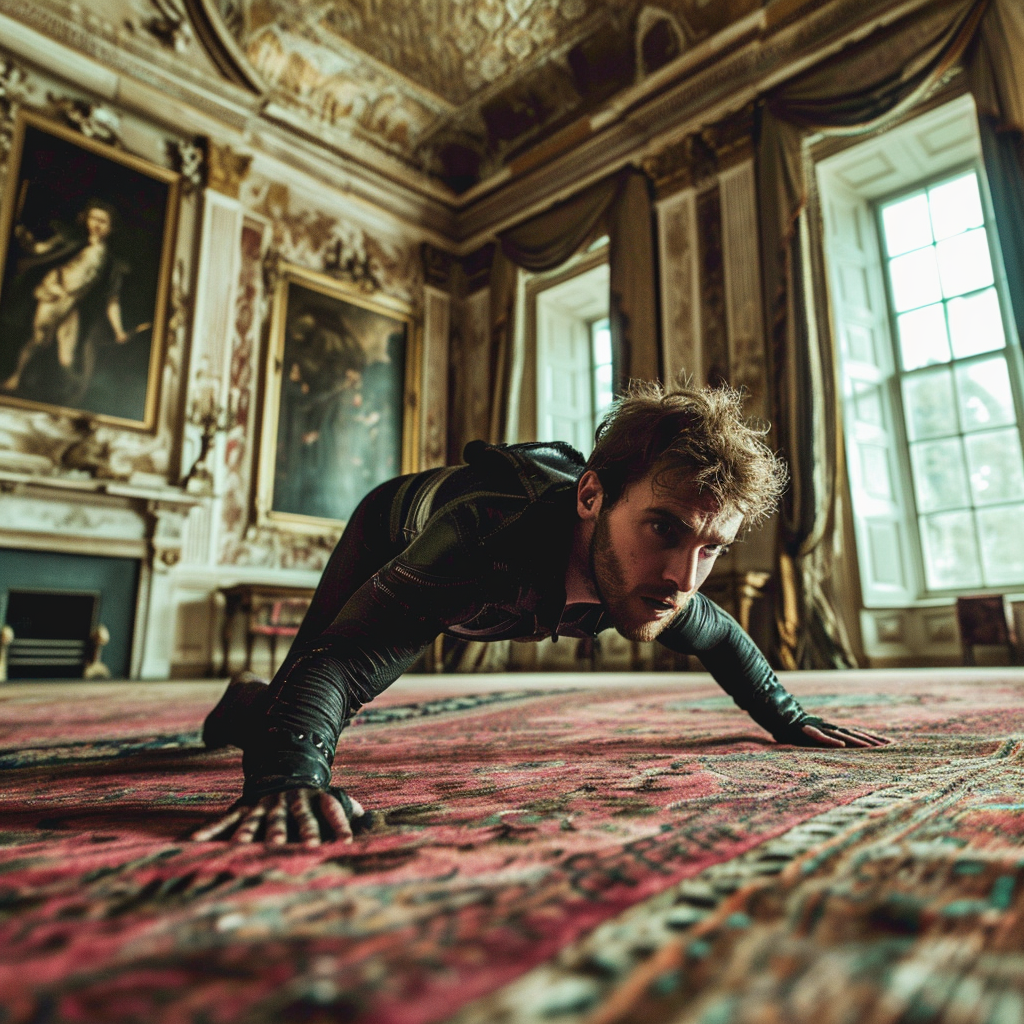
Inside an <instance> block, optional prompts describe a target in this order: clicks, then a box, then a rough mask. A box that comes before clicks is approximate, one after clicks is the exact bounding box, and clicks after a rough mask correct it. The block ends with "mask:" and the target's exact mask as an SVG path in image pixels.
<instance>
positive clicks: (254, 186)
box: [241, 179, 423, 304]
mask: <svg viewBox="0 0 1024 1024" xmlns="http://www.w3.org/2000/svg"><path fill="white" fill-rule="evenodd" d="M241 198H242V201H243V203H244V204H245V206H246V207H247V208H248V209H250V210H252V211H253V212H254V213H256V214H258V215H260V216H262V217H264V218H266V220H267V221H269V222H270V224H271V239H270V245H269V248H268V250H267V253H268V255H267V257H266V263H267V272H266V274H265V275H264V289H265V293H266V294H267V295H270V294H271V293H272V290H273V289H272V285H273V283H274V273H275V272H276V265H277V264H278V263H279V262H281V261H284V262H286V263H297V264H299V265H300V266H306V267H310V268H312V269H316V270H322V271H324V273H327V274H332V275H333V276H335V277H338V278H340V279H341V280H344V281H349V282H351V283H353V284H356V285H359V286H360V287H363V288H365V289H366V290H367V291H383V292H386V293H388V294H389V295H393V296H395V297H396V298H400V299H403V300H404V301H406V302H410V303H414V304H418V300H419V298H420V294H421V283H422V279H423V277H422V270H421V267H420V260H419V252H418V249H417V247H416V246H415V245H412V244H409V243H406V244H402V243H400V242H396V241H391V240H388V239H384V238H381V237H379V236H376V235H371V234H370V233H368V232H367V231H366V230H365V229H364V228H363V227H362V226H361V225H359V224H356V223H353V222H352V221H350V220H347V219H342V218H340V217H338V216H336V215H331V214H327V213H324V212H323V211H322V210H317V209H314V208H311V207H310V206H308V205H304V204H303V203H302V202H301V201H300V200H299V199H298V198H297V197H296V196H294V195H293V194H292V191H291V189H290V188H289V186H288V185H285V184H283V183H281V182H269V181H266V180H265V179H258V180H253V179H250V180H248V181H247V182H246V184H245V186H244V188H243V189H242V194H241Z"/></svg>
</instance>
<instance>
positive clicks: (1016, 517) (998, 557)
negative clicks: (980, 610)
mask: <svg viewBox="0 0 1024 1024" xmlns="http://www.w3.org/2000/svg"><path fill="white" fill-rule="evenodd" d="M977 517H978V534H979V536H980V538H981V564H982V567H983V569H984V572H985V582H986V583H987V584H988V585H989V586H993V587H995V586H999V585H1000V584H1003V583H1020V581H1021V580H1022V579H1024V544H1021V542H1020V524H1021V522H1024V505H1010V506H1008V507H1003V508H987V509H984V510H983V511H981V512H978V513H977Z"/></svg>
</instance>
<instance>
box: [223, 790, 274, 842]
mask: <svg viewBox="0 0 1024 1024" xmlns="http://www.w3.org/2000/svg"><path fill="white" fill-rule="evenodd" d="M269 801H270V798H269V797H264V798H263V799H262V800H261V801H260V802H259V803H258V804H256V806H255V807H253V808H252V809H251V810H250V811H249V813H248V814H247V815H246V817H245V820H244V821H243V822H242V824H241V825H239V826H238V831H237V832H235V834H234V836H232V840H233V841H234V842H236V843H251V842H253V841H254V840H255V839H256V833H257V832H259V830H260V825H262V824H263V818H264V817H265V816H266V813H267V806H268V804H269Z"/></svg>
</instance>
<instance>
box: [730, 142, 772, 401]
mask: <svg viewBox="0 0 1024 1024" xmlns="http://www.w3.org/2000/svg"><path fill="white" fill-rule="evenodd" d="M719 185H720V190H721V197H722V258H723V262H724V265H725V306H726V321H727V323H728V328H729V366H730V373H731V380H732V383H733V384H734V385H735V386H736V387H741V388H744V389H746V391H747V393H748V398H747V402H746V405H745V408H746V412H747V415H748V416H760V417H763V416H765V415H766V413H767V409H766V408H765V395H766V390H767V382H766V380H765V349H764V314H763V312H762V305H761V275H760V266H761V254H760V247H759V244H758V226H757V197H756V194H755V182H754V164H753V161H752V160H747V161H745V162H743V163H741V164H737V165H736V166H735V167H731V168H729V169H728V170H726V171H723V172H722V174H721V176H720V177H719Z"/></svg>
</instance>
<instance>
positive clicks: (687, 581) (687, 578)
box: [665, 545, 700, 594]
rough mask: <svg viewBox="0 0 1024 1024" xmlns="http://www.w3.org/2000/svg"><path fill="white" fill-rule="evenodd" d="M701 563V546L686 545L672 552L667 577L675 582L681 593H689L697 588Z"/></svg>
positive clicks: (666, 571) (666, 572)
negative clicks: (698, 570)
mask: <svg viewBox="0 0 1024 1024" xmlns="http://www.w3.org/2000/svg"><path fill="white" fill-rule="evenodd" d="M699 565H700V547H699V546H694V547H691V546H690V545H686V546H685V547H681V548H677V549H676V550H675V551H674V552H673V553H672V558H671V559H670V560H669V563H668V566H667V567H666V570H665V578H666V579H667V580H669V581H670V582H672V583H674V584H675V588H676V590H677V591H678V592H679V593H682V594H689V593H690V592H691V591H693V590H696V589H697V569H698V567H699Z"/></svg>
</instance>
